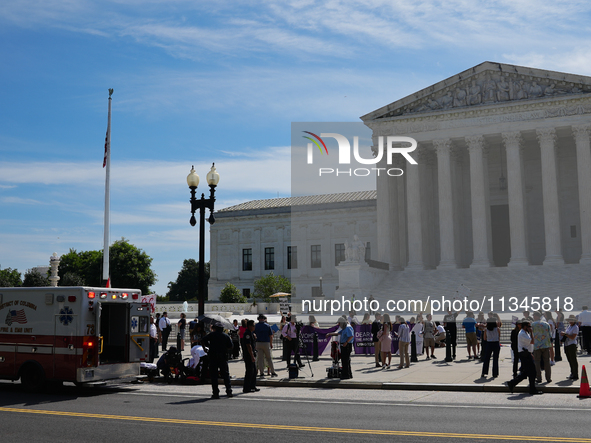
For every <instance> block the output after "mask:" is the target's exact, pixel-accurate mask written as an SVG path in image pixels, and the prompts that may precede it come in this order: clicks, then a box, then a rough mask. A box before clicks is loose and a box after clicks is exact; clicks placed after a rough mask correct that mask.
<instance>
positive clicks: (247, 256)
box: [242, 248, 252, 271]
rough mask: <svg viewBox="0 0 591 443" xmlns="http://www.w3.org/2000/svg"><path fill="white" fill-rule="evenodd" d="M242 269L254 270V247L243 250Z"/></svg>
mask: <svg viewBox="0 0 591 443" xmlns="http://www.w3.org/2000/svg"><path fill="white" fill-rule="evenodd" d="M242 270H243V271H252V249H250V248H249V249H243V250H242Z"/></svg>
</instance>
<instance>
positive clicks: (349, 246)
mask: <svg viewBox="0 0 591 443" xmlns="http://www.w3.org/2000/svg"><path fill="white" fill-rule="evenodd" d="M364 260H365V242H362V241H361V240H359V237H357V234H355V235H354V236H353V241H349V240H347V241H346V242H345V261H347V262H357V263H360V262H363V261H364Z"/></svg>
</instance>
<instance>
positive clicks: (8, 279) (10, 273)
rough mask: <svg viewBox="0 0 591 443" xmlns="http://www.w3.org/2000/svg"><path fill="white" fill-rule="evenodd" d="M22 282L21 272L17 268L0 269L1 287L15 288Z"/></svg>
mask: <svg viewBox="0 0 591 443" xmlns="http://www.w3.org/2000/svg"><path fill="white" fill-rule="evenodd" d="M22 284H23V281H22V280H21V273H20V272H18V271H17V270H16V269H11V268H6V269H0V288H13V287H17V286H21V285H22Z"/></svg>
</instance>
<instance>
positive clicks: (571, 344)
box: [560, 315, 579, 380]
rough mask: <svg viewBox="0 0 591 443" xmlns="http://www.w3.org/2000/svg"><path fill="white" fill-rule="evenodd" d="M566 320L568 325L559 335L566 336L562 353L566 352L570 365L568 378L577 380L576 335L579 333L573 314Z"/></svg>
mask: <svg viewBox="0 0 591 443" xmlns="http://www.w3.org/2000/svg"><path fill="white" fill-rule="evenodd" d="M567 321H568V323H569V325H570V326H569V327H568V328H566V331H563V332H561V333H560V336H561V337H564V336H566V339H565V342H564V353H565V354H566V359H567V360H568V364H569V365H570V376H569V377H568V378H569V379H571V380H578V379H579V364H578V363H577V336H578V335H579V327H578V326H577V318H576V317H575V316H574V315H571V316H569V317H568V319H567Z"/></svg>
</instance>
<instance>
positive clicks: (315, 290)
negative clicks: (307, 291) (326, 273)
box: [312, 286, 322, 297]
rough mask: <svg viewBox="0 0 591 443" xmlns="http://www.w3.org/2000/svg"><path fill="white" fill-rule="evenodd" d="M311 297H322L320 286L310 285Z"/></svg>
mask: <svg viewBox="0 0 591 443" xmlns="http://www.w3.org/2000/svg"><path fill="white" fill-rule="evenodd" d="M312 297H322V294H321V293H320V286H312Z"/></svg>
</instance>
